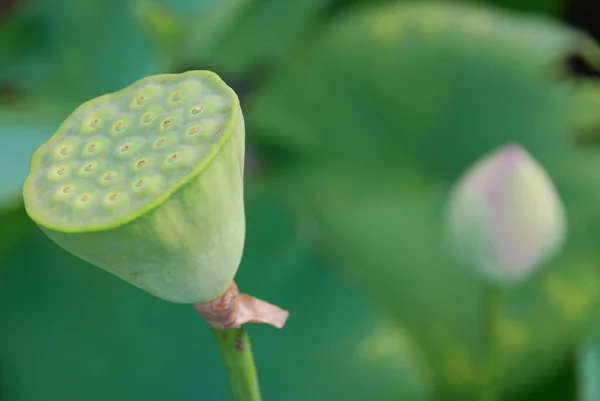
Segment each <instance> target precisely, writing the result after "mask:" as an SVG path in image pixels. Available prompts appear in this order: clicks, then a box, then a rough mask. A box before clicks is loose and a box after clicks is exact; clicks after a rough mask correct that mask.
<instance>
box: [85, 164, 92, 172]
mask: <svg viewBox="0 0 600 401" xmlns="http://www.w3.org/2000/svg"><path fill="white" fill-rule="evenodd" d="M92 167H93V165H92V163H88V164H86V165H85V167H84V168H83V169H84V170H85V171H88V172H90V171H92Z"/></svg>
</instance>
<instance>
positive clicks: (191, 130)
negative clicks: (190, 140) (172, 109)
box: [188, 125, 200, 136]
mask: <svg viewBox="0 0 600 401" xmlns="http://www.w3.org/2000/svg"><path fill="white" fill-rule="evenodd" d="M198 132H200V127H198V126H197V125H194V126H193V127H192V128H190V130H189V131H188V135H190V136H193V135H196V134H197V133H198Z"/></svg>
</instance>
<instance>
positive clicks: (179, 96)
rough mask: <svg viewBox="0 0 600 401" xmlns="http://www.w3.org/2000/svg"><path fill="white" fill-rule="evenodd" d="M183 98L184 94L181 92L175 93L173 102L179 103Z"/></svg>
mask: <svg viewBox="0 0 600 401" xmlns="http://www.w3.org/2000/svg"><path fill="white" fill-rule="evenodd" d="M182 97H183V93H181V92H175V93H174V94H173V97H172V98H171V100H173V101H174V102H178V101H180V100H181V98H182Z"/></svg>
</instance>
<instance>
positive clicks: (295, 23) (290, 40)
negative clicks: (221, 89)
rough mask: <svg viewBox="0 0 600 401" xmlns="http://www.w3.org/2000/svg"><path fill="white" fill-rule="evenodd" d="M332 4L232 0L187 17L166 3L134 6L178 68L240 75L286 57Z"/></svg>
mask: <svg viewBox="0 0 600 401" xmlns="http://www.w3.org/2000/svg"><path fill="white" fill-rule="evenodd" d="M333 1H334V0H303V1H293V2H282V1H280V0H228V1H222V2H214V3H213V4H212V5H210V6H207V5H205V4H201V5H199V6H198V7H197V9H196V10H193V9H191V8H189V7H188V8H187V10H186V12H185V13H183V12H181V11H180V12H177V11H176V10H175V7H173V6H172V5H171V6H169V3H168V2H166V1H160V0H156V1H153V0H149V1H147V0H139V1H137V2H136V3H135V4H136V10H137V13H136V15H137V17H138V19H139V21H140V22H141V24H142V25H143V26H144V27H145V28H146V32H147V33H148V35H149V36H150V37H152V38H153V39H154V40H155V42H157V43H159V46H160V48H161V49H162V51H163V54H165V55H166V56H167V57H168V58H170V65H171V66H173V68H190V66H198V67H194V68H206V67H205V66H210V68H212V69H215V70H218V71H220V72H221V73H225V74H228V75H231V76H238V77H239V76H240V75H242V74H245V73H248V72H249V71H252V70H253V69H254V68H256V67H258V66H262V65H263V64H264V63H267V62H271V63H272V62H273V61H274V60H277V59H279V58H280V57H283V55H284V54H285V53H287V52H288V51H289V50H290V48H291V47H292V48H293V45H295V44H296V41H298V40H299V38H300V37H302V35H303V34H306V33H310V31H311V29H314V25H313V24H314V23H316V20H317V18H318V16H319V13H320V12H322V11H323V10H324V9H326V8H327V6H328V5H330V4H331V3H333ZM267 26H268V29H266V27H267ZM177 66H178V67H177Z"/></svg>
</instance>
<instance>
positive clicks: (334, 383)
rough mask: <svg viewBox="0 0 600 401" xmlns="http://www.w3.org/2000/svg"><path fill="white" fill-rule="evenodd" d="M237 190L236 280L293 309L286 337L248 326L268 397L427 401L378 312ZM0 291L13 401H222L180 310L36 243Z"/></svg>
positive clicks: (213, 364) (415, 369)
mask: <svg viewBox="0 0 600 401" xmlns="http://www.w3.org/2000/svg"><path fill="white" fill-rule="evenodd" d="M257 188H258V187H257V186H256V185H253V183H252V182H249V183H248V185H247V216H248V237H247V244H246V253H245V255H244V260H243V263H242V266H241V268H240V274H239V276H238V278H237V279H236V281H237V282H238V285H239V286H240V288H241V289H242V290H243V291H244V292H248V293H251V294H253V295H256V296H258V297H261V298H263V299H266V300H268V301H270V302H273V303H276V304H278V305H281V306H282V307H285V308H287V309H289V310H290V312H291V317H290V319H289V321H288V325H287V326H286V327H285V328H284V329H283V330H275V329H273V328H269V327H266V326H264V327H261V326H257V325H254V326H250V328H249V330H250V335H251V338H252V341H253V348H254V352H255V354H256V360H257V363H258V369H259V375H260V379H261V384H262V388H263V393H264V397H265V399H266V400H282V399H285V400H289V401H296V400H297V401H305V400H315V401H318V400H323V401H329V400H332V399H344V400H373V399H377V400H396V399H399V398H400V399H403V400H415V401H419V400H429V399H430V398H429V387H428V373H427V372H428V370H427V367H426V366H424V365H423V364H422V360H421V357H420V355H419V353H418V351H417V350H416V348H415V347H414V345H413V344H412V343H411V341H410V340H409V337H408V336H407V335H406V333H405V330H404V328H403V327H402V326H400V325H398V324H397V323H396V322H395V321H394V320H393V319H390V317H389V316H386V313H385V311H384V310H380V311H378V312H373V305H371V304H369V303H367V302H366V301H365V300H364V299H362V298H361V297H360V296H359V295H358V294H356V293H355V292H354V291H353V290H352V289H351V288H349V286H348V285H346V284H344V283H343V282H341V281H339V280H338V278H337V277H336V276H334V275H333V274H332V273H331V271H329V270H328V269H325V268H324V267H323V266H322V265H321V264H320V263H318V262H317V261H316V260H315V258H314V257H313V256H312V254H311V251H310V249H309V247H308V246H307V244H306V243H305V242H304V241H303V240H302V239H300V238H299V237H297V236H296V235H295V234H294V233H293V231H292V227H291V224H290V220H289V218H288V217H287V214H285V212H284V211H283V210H282V209H281V208H280V207H279V206H278V205H277V204H276V203H273V202H272V201H269V199H268V198H266V197H265V196H263V194H262V193H261V192H260V191H259V190H257ZM3 273H4V274H3V276H2V280H0V319H2V320H1V323H0V325H1V326H2V328H3V329H2V330H1V331H0V355H2V367H3V368H4V371H5V372H6V377H7V378H8V379H9V381H8V385H9V386H10V388H9V391H10V394H15V397H16V398H15V400H20V401H27V400H36V401H37V400H39V399H61V400H63V401H69V400H81V399H85V400H89V401H94V400H106V399H110V400H114V401H119V400H131V399H144V400H148V401H151V400H167V399H168V400H182V401H183V400H190V401H191V400H197V399H204V400H226V399H229V389H228V387H227V386H228V385H227V382H226V377H225V370H224V367H223V366H222V361H221V360H220V357H219V354H218V350H217V347H216V344H215V343H214V340H213V338H212V337H211V334H210V331H209V330H208V328H207V327H206V325H205V323H203V322H202V321H201V320H200V318H199V317H198V316H197V315H196V314H195V312H194V309H193V307H191V305H187V306H186V305H176V304H172V303H168V302H164V301H161V300H159V299H156V298H153V297H151V296H150V295H148V294H146V293H144V292H142V291H140V290H138V289H136V288H134V287H133V286H131V285H129V284H127V283H125V282H123V281H121V280H119V279H117V278H116V277H113V276H111V275H109V274H108V273H106V272H104V271H102V270H101V269H98V268H95V267H92V266H90V265H88V264H86V263H84V262H82V261H80V260H79V259H77V258H75V257H74V256H71V255H69V254H67V253H65V252H64V251H62V250H61V249H60V248H58V247H57V246H55V245H54V244H52V243H51V242H50V241H49V240H48V239H47V238H46V237H45V236H44V235H43V234H42V233H41V232H39V233H38V234H37V235H35V236H32V237H31V238H29V239H28V240H26V241H24V242H22V243H21V244H20V246H19V247H18V248H17V249H15V250H14V251H13V252H12V253H11V257H10V259H9V260H8V264H7V265H6V266H5V269H4V272H3Z"/></svg>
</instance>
